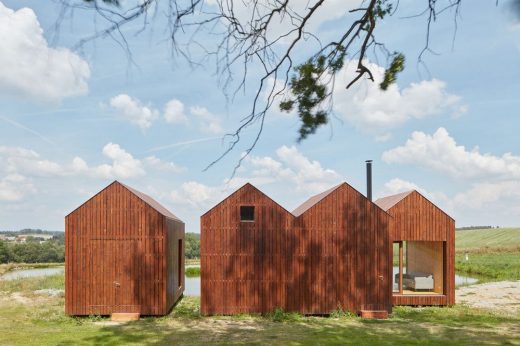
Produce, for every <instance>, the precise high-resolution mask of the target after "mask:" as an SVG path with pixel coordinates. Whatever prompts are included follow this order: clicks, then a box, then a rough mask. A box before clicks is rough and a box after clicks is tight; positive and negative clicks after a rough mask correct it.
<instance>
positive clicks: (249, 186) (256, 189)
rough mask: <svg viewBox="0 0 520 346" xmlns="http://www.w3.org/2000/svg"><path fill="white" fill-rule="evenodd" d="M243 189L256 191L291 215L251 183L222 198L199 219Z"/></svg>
mask: <svg viewBox="0 0 520 346" xmlns="http://www.w3.org/2000/svg"><path fill="white" fill-rule="evenodd" d="M245 188H252V189H254V190H255V191H257V192H258V193H260V194H261V195H262V196H264V197H265V198H266V199H268V200H269V201H271V202H272V203H273V204H275V205H277V206H279V207H280V208H282V209H283V210H285V211H286V212H287V213H288V214H290V215H292V214H291V212H290V211H288V210H287V209H285V208H284V207H283V206H282V205H280V204H279V203H278V202H276V201H275V200H274V199H272V198H271V197H269V196H268V195H266V194H265V193H264V192H263V191H262V190H260V189H259V188H257V187H256V186H254V185H253V184H251V183H249V182H248V183H245V184H244V185H242V186H241V187H240V188H238V189H236V190H235V191H234V192H233V193H231V194H230V195H228V196H227V197H226V198H224V199H223V200H221V201H220V202H218V203H217V204H215V205H214V206H213V207H212V208H211V209H209V210H208V211H206V212H205V213H204V214H202V216H201V217H203V216H204V215H206V214H207V213H209V212H210V211H212V210H213V209H215V208H217V207H219V206H220V205H221V204H222V203H224V202H225V201H226V200H228V199H229V198H231V197H232V196H233V195H235V194H237V193H240V192H241V191H242V190H244V189H245Z"/></svg>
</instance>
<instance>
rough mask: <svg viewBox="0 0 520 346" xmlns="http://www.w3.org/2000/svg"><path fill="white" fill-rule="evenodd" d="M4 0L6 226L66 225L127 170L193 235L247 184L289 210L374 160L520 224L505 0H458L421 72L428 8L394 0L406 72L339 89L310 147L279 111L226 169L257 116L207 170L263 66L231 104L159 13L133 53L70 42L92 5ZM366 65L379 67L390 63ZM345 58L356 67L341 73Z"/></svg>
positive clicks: (327, 30) (410, 184)
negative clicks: (172, 40)
mask: <svg viewBox="0 0 520 346" xmlns="http://www.w3.org/2000/svg"><path fill="white" fill-rule="evenodd" d="M0 1H1V2H0V38H1V41H2V45H1V46H0V105H1V107H0V229H8V230H16V229H21V228H25V227H35V228H44V229H52V230H62V229H63V218H64V216H65V215H66V214H67V213H69V212H70V211H72V210H73V209H75V208H76V207H77V206H78V205H79V204H81V203H82V202H83V201H85V200H86V199H87V198H89V196H91V195H92V194H94V193H96V192H97V191H99V190H100V189H102V188H103V187H104V186H106V185H107V184H108V183H110V182H111V181H113V180H114V179H118V180H120V181H122V182H124V183H126V184H128V185H130V186H133V187H135V188H137V189H140V190H141V191H143V192H146V193H148V194H150V195H151V196H152V197H154V198H156V199H157V200H159V201H160V202H161V203H163V204H164V205H165V206H167V207H168V208H169V209H170V210H171V211H172V212H173V213H175V214H176V215H178V216H179V217H180V218H181V219H183V220H184V221H185V222H186V225H187V226H186V230H187V231H192V232H198V231H199V216H200V215H202V214H203V213H204V212H206V211H207V210H208V209H209V208H211V207H212V206H213V205H214V204H216V203H217V202H218V201H220V200H221V199H222V198H223V197H225V196H226V195H228V194H229V193H230V192H232V191H233V190H234V189H236V188H237V187H239V186H241V185H242V184H243V183H245V182H246V181H250V182H252V183H253V184H255V185H256V186H258V187H259V188H260V189H262V190H263V191H265V192H266V193H267V194H269V195H270V196H271V197H272V198H273V199H275V200H277V201H279V202H280V203H281V204H282V205H283V206H284V207H286V208H287V209H289V210H291V209H293V208H295V207H296V206H297V205H298V204H300V203H301V202H303V201H304V200H305V199H306V198H308V197H309V196H310V195H312V194H315V193H318V192H321V191H323V190H325V189H327V188H329V187H331V186H333V185H334V184H336V183H338V182H339V181H343V180H344V181H347V182H349V183H350V184H351V185H352V186H354V187H355V188H357V189H358V190H360V191H362V192H364V191H365V168H364V160H366V159H373V160H374V194H375V196H376V197H378V196H383V195H386V194H393V193H397V192H401V191H404V190H407V189H411V188H415V189H417V190H418V191H420V192H421V193H423V194H425V195H426V196H427V197H428V198H430V199H432V200H433V201H434V202H435V203H437V204H438V205H439V206H440V207H442V208H443V209H444V210H446V211H447V212H448V213H449V214H450V215H452V216H453V217H454V218H455V219H456V221H457V225H459V226H466V225H475V224H479V225H481V224H484V225H488V224H489V225H500V226H518V225H520V140H519V136H518V130H519V129H520V116H519V115H520V114H519V109H520V97H519V96H518V95H520V68H519V65H518V63H519V61H520V59H519V58H520V23H519V22H518V19H516V18H514V16H512V15H510V13H509V12H508V8H507V2H505V3H501V4H500V5H499V6H495V2H494V1H483V0H482V1H471V3H470V2H469V1H464V2H463V4H462V7H461V13H460V16H459V18H458V27H457V34H456V36H455V43H454V45H453V46H452V38H453V34H454V21H453V16H452V15H451V14H447V15H445V16H441V17H440V18H439V20H438V21H437V22H436V23H435V24H434V26H433V28H432V42H431V47H432V48H433V49H434V50H435V51H436V52H437V53H439V55H432V54H430V55H426V57H425V60H426V64H427V68H428V70H426V69H424V68H422V67H421V66H419V65H418V64H417V63H416V59H417V55H418V54H419V52H420V50H421V49H422V46H423V45H424V37H425V27H424V18H422V19H420V18H413V19H403V17H406V16H409V15H413V14H416V13H418V12H419V11H420V10H421V8H420V7H417V6H418V4H422V2H418V1H415V2H413V1H401V2H400V9H399V12H398V14H397V15H396V16H394V17H393V18H390V19H387V20H385V22H384V23H382V25H381V26H380V27H379V28H378V30H379V31H378V34H379V39H380V40H381V41H384V42H385V43H386V44H387V46H388V47H390V48H391V49H392V50H399V51H402V52H404V53H405V55H406V56H407V69H406V70H405V71H404V72H403V73H402V74H401V75H400V76H399V80H398V82H397V84H396V85H394V86H392V87H391V88H390V89H389V90H388V91H387V92H385V93H383V92H381V91H380V90H378V88H377V85H376V84H374V83H370V82H362V83H360V84H359V85H357V86H355V87H354V88H353V89H351V90H348V91H346V90H345V89H344V88H343V87H339V88H337V89H336V91H335V92H334V115H335V116H334V117H333V119H332V120H331V122H330V124H329V125H327V126H325V127H323V128H321V129H320V130H319V131H318V132H317V134H316V135H314V136H311V137H310V138H309V139H308V140H306V141H303V142H302V143H301V144H297V143H296V138H297V130H298V121H297V117H296V116H295V115H294V114H281V113H280V112H278V111H277V110H276V109H273V111H272V112H270V113H269V114H268V116H267V119H266V127H265V129H264V133H263V136H262V137H261V140H260V142H259V143H258V145H257V147H256V148H255V150H254V152H253V153H252V155H251V156H250V157H249V158H248V159H246V160H245V162H244V164H243V166H242V167H241V168H240V170H239V171H238V172H237V175H236V177H235V178H234V179H233V180H232V181H228V178H229V177H230V175H231V172H232V169H233V167H234V164H235V163H236V162H237V159H238V158H240V155H241V154H242V152H243V150H244V149H245V148H246V147H247V145H248V143H250V142H249V141H250V140H251V139H252V137H253V136H254V134H255V131H256V128H255V127H252V128H250V129H248V130H247V131H246V133H245V136H244V138H243V142H241V144H240V145H239V147H238V148H237V149H236V150H234V151H233V152H231V154H230V155H228V156H227V157H225V158H224V159H223V160H222V161H221V162H219V163H218V164H216V165H215V166H213V167H212V168H211V169H209V170H207V171H203V169H204V168H205V167H206V165H207V164H208V163H210V162H211V161H213V160H214V159H215V158H216V157H218V155H219V154H220V153H221V152H222V151H223V150H224V149H225V148H226V143H225V142H223V141H222V135H223V134H224V133H226V132H229V131H233V130H234V129H235V128H236V127H237V126H238V124H239V121H240V119H241V118H242V117H244V115H246V114H247V112H248V110H249V107H250V105H251V96H252V91H254V90H255V89H254V88H255V87H256V84H255V83H256V82H257V80H255V78H254V77H255V75H258V71H259V70H258V69H255V68H254V67H253V68H252V69H251V78H250V79H249V80H248V81H247V84H246V92H245V93H239V94H238V95H237V97H236V98H235V99H234V100H233V101H232V102H227V101H226V97H225V95H224V93H223V88H222V86H221V85H219V83H218V79H217V78H216V76H215V65H214V63H212V62H211V61H209V62H207V63H206V64H204V65H203V66H201V67H199V68H196V69H193V68H190V66H188V65H187V64H186V63H185V62H184V61H183V60H182V59H177V60H172V58H171V51H170V46H169V43H168V40H167V32H166V31H165V24H166V20H165V18H163V16H162V14H161V13H159V14H158V16H157V19H156V20H155V22H154V24H153V25H151V26H149V27H148V29H147V30H145V31H144V32H143V33H141V34H140V35H139V36H135V32H136V31H137V30H139V28H140V23H135V24H131V25H130V26H129V27H128V28H126V29H125V34H127V36H128V37H129V42H130V48H131V50H132V53H133V60H134V61H135V65H131V64H129V61H128V59H127V57H126V55H125V53H124V51H123V50H122V49H121V48H120V47H119V46H118V45H117V43H116V42H115V41H114V40H112V39H110V38H106V39H102V38H101V39H98V40H96V41H95V42H94V43H93V44H88V45H86V46H85V47H84V48H83V49H82V50H81V51H76V50H74V49H73V47H74V46H75V44H76V43H77V42H78V41H79V40H80V39H81V38H83V37H85V36H86V35H88V34H90V33H92V32H93V30H94V27H93V21H92V18H91V16H90V15H89V14H86V13H82V12H76V13H75V15H74V17H73V19H72V20H71V19H70V18H66V19H65V20H64V21H63V22H62V26H61V29H60V30H59V31H58V32H57V31H56V30H55V29H54V24H55V23H56V19H57V16H58V9H59V8H58V7H57V5H52V4H51V5H50V4H49V2H41V1H19V0H17V1H6V0H0ZM351 3H354V2H352V1H350V2H348V3H345V2H341V1H333V0H331V1H330V2H329V4H330V7H327V8H324V9H323V11H322V12H321V13H318V14H319V15H318V17H317V19H316V22H315V23H313V30H315V32H316V33H317V34H319V35H320V37H322V38H328V37H333V35H334V34H335V33H337V31H338V30H340V28H341V27H342V25H343V26H344V25H345V24H346V23H348V21H349V20H350V19H349V17H344V16H342V15H341V13H342V12H341V11H338V8H341V9H344V8H345V4H347V5H348V4H351ZM98 24H99V23H98ZM203 42H204V43H207V44H208V45H210V44H212V43H214V41H211V38H210V37H208V38H205V39H203ZM312 48H313V47H312V44H311V43H309V46H305V45H304V46H303V47H302V48H301V49H300V51H299V52H298V54H299V55H298V57H299V58H300V59H302V61H303V59H305V57H306V55H305V52H306V51H307V52H308V51H310V50H311V49H312ZM369 64H370V66H371V67H372V70H373V71H374V73H375V75H376V79H377V78H381V75H382V67H380V66H378V64H377V62H376V61H375V59H373V60H371V61H370V62H369ZM352 70H353V64H347V65H346V67H345V68H344V69H343V71H342V72H341V73H340V76H339V78H338V80H339V81H340V82H341V81H343V83H346V81H348V80H349V78H351V76H352Z"/></svg>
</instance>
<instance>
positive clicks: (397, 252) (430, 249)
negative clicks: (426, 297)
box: [392, 241, 444, 295]
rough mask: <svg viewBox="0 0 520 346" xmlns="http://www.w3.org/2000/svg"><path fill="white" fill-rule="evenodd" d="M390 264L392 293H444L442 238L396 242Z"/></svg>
mask: <svg viewBox="0 0 520 346" xmlns="http://www.w3.org/2000/svg"><path fill="white" fill-rule="evenodd" d="M393 264H394V270H393V273H394V275H393V278H392V279H393V292H394V293H399V294H411V295H418V294H443V292H444V281H443V280H444V242H442V241H400V242H395V243H394V245H393Z"/></svg>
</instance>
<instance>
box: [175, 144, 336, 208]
mask: <svg viewBox="0 0 520 346" xmlns="http://www.w3.org/2000/svg"><path fill="white" fill-rule="evenodd" d="M342 180H343V179H342V177H341V175H339V174H338V173H337V172H335V171H333V170H331V169H325V168H323V167H322V165H321V164H320V163H319V162H318V161H315V160H310V159H309V158H307V157H305V156H304V155H303V154H302V153H301V152H300V151H299V150H298V149H297V148H296V147H294V146H291V147H287V146H282V147H280V148H278V149H277V150H276V158H272V157H270V156H263V157H260V156H254V155H252V156H248V157H246V159H245V160H244V162H243V166H242V167H241V169H240V171H239V172H238V174H237V176H236V177H235V178H233V179H232V180H231V181H229V180H228V179H226V180H224V181H223V182H222V184H221V185H218V186H207V185H204V184H201V183H199V182H195V181H190V182H188V183H185V184H182V186H181V187H180V188H179V189H176V190H174V191H173V192H172V193H171V198H172V200H173V201H174V202H175V203H179V204H182V203H184V202H187V203H189V204H190V205H193V206H197V207H203V208H209V207H211V206H213V205H214V204H215V203H217V202H219V201H220V200H222V199H223V198H224V197H225V196H227V195H228V194H229V193H231V192H232V191H233V190H235V189H237V188H238V187H240V186H242V185H244V184H245V183H246V182H250V183H252V184H253V185H255V186H258V187H266V186H268V185H274V186H279V187H280V189H288V190H289V191H290V192H291V195H293V194H294V193H295V192H296V193H301V194H302V195H304V197H309V195H310V194H314V193H319V192H323V191H325V190H326V189H328V188H330V187H332V186H333V185H335V184H338V183H339V182H341V181H342Z"/></svg>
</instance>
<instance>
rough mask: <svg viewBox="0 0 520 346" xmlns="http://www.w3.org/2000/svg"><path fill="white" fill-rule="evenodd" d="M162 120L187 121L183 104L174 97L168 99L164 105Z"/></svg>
mask: <svg viewBox="0 0 520 346" xmlns="http://www.w3.org/2000/svg"><path fill="white" fill-rule="evenodd" d="M164 120H166V122H167V123H170V124H186V123H188V117H186V114H184V104H183V103H182V102H181V101H179V100H176V99H173V100H170V101H168V103H167V104H166V105H165V106H164Z"/></svg>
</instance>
